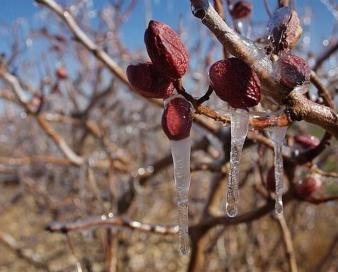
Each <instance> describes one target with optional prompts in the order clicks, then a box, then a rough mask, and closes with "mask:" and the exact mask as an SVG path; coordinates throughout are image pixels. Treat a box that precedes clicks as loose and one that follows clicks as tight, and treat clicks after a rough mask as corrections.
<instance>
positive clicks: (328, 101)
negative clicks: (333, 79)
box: [310, 71, 335, 110]
mask: <svg viewBox="0 0 338 272" xmlns="http://www.w3.org/2000/svg"><path fill="white" fill-rule="evenodd" d="M310 80H311V82H312V84H313V85H314V86H315V87H316V88H317V90H318V93H319V95H320V96H321V97H322V98H323V100H324V105H326V106H328V107H330V108H331V109H333V110H334V109H335V104H334V102H333V99H332V97H331V95H330V91H329V90H328V89H327V88H325V86H324V85H323V84H322V83H321V81H320V79H319V77H318V76H317V74H316V73H315V72H314V71H311V77H310Z"/></svg>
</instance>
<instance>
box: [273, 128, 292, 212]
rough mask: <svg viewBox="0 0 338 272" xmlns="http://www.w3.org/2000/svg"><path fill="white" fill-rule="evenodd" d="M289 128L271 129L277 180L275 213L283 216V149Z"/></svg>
mask: <svg viewBox="0 0 338 272" xmlns="http://www.w3.org/2000/svg"><path fill="white" fill-rule="evenodd" d="M287 129H288V127H273V128H271V130H270V131H271V140H272V142H273V147H274V153H275V158H274V164H275V180H276V200H275V201H276V202H275V212H276V214H281V213H282V212H283V200H282V196H283V156H282V147H283V141H284V138H285V134H286V131H287Z"/></svg>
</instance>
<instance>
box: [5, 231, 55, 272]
mask: <svg viewBox="0 0 338 272" xmlns="http://www.w3.org/2000/svg"><path fill="white" fill-rule="evenodd" d="M0 242H1V243H3V244H4V245H5V246H6V247H7V248H8V249H10V250H12V251H14V252H15V254H16V255H17V256H18V257H19V258H20V259H23V260H25V261H26V262H28V263H29V264H31V265H33V266H34V267H36V268H38V269H43V270H44V271H49V267H48V264H46V263H44V262H43V261H42V260H41V256H40V255H38V254H37V253H35V252H33V251H32V250H29V249H24V248H23V247H22V246H21V245H20V244H19V243H18V242H17V241H16V240H15V238H14V237H13V236H11V235H10V234H8V233H5V232H2V231H0Z"/></svg>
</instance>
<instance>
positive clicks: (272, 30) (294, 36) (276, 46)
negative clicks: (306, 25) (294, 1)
mask: <svg viewBox="0 0 338 272" xmlns="http://www.w3.org/2000/svg"><path fill="white" fill-rule="evenodd" d="M302 32H303V29H302V27H301V24H300V20H299V17H298V14H297V12H296V11H295V10H293V9H290V8H289V7H282V8H279V9H277V10H276V11H275V12H274V14H273V15H272V17H271V18H270V20H269V23H268V38H269V40H270V42H271V45H272V46H273V53H275V54H278V53H279V52H280V51H283V50H285V49H292V48H294V47H295V46H296V45H297V42H298V40H299V38H300V36H301V34H302Z"/></svg>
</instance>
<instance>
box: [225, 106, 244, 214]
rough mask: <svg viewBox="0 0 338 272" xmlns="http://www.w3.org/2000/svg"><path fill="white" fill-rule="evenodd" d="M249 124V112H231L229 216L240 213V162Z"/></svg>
mask: <svg viewBox="0 0 338 272" xmlns="http://www.w3.org/2000/svg"><path fill="white" fill-rule="evenodd" d="M248 126H249V112H248V111H247V110H243V109H234V110H233V111H232V113H231V150H230V173H229V181H228V190H227V200H226V212H227V215H228V216H229V217H235V216H236V215H237V213H238V208H237V202H238V198H239V188H238V187H239V163H240V159H241V154H242V149H243V145H244V141H245V138H246V136H247V134H248Z"/></svg>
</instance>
